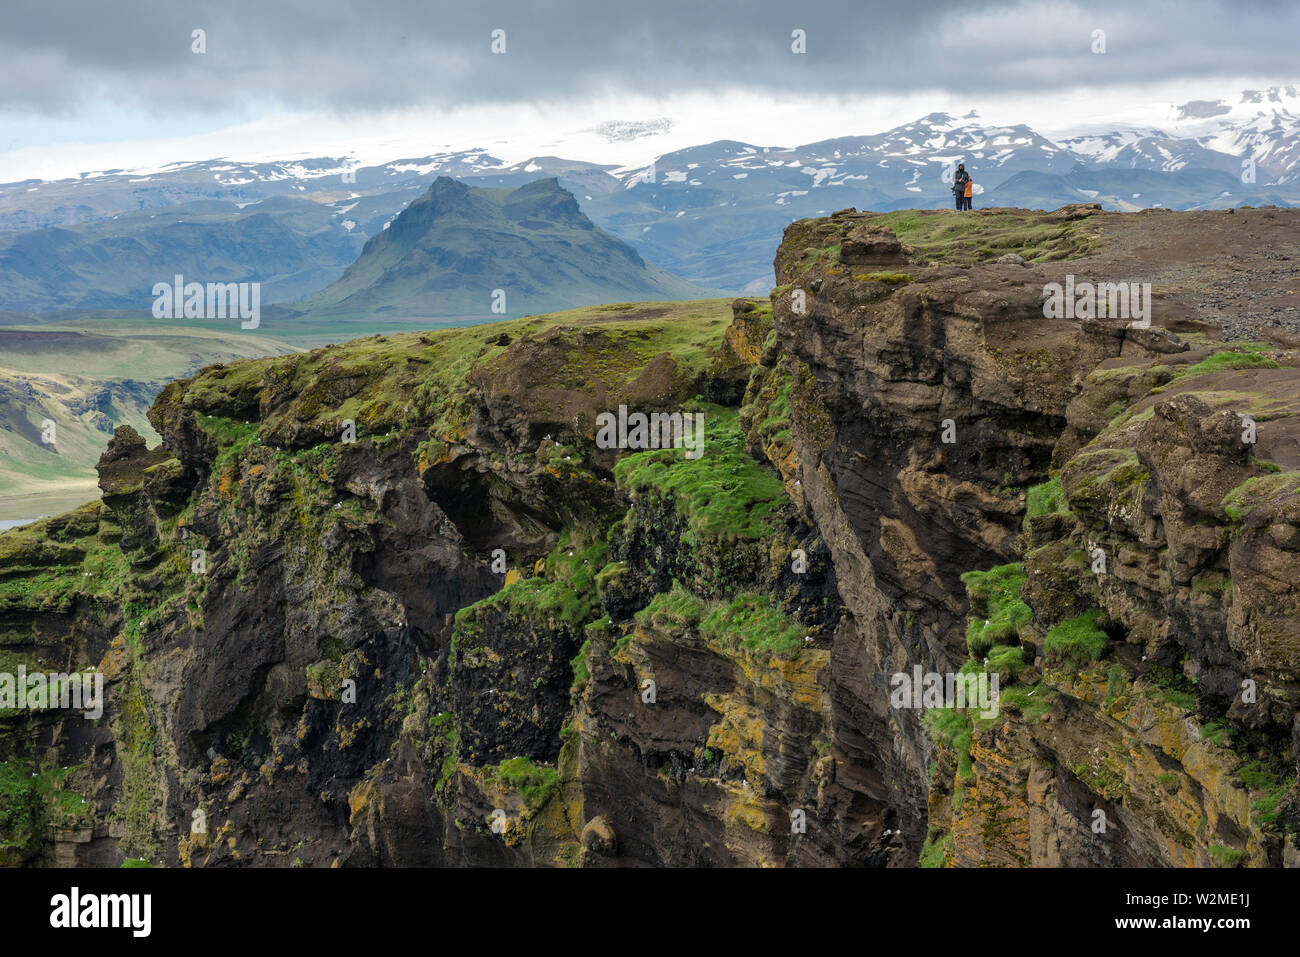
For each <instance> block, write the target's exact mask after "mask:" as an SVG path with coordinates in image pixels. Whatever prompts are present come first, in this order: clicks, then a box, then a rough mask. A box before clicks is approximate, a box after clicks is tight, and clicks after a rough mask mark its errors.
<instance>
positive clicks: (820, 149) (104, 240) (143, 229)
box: [0, 86, 1300, 312]
mask: <svg viewBox="0 0 1300 957" xmlns="http://www.w3.org/2000/svg"><path fill="white" fill-rule="evenodd" d="M1168 119H1169V122H1168V124H1166V126H1165V127H1158V126H1152V125H1144V126H1140V127H1128V126H1121V125H1118V124H1117V125H1116V126H1114V127H1113V128H1105V129H1080V130H1078V131H1075V132H1072V133H1070V134H1069V135H1065V136H1060V137H1058V138H1056V139H1051V138H1048V137H1046V136H1044V135H1042V134H1041V133H1039V132H1038V131H1036V130H1034V129H1032V128H1030V127H1029V126H1026V125H1023V124H1020V125H991V124H987V123H984V122H982V121H981V120H980V118H979V117H978V115H977V114H975V113H973V112H972V113H968V114H965V115H963V116H960V117H955V116H952V115H950V114H947V113H931V114H929V115H927V116H924V117H920V118H918V119H916V120H914V121H912V122H909V123H906V124H903V125H901V126H897V127H894V128H892V129H890V130H886V131H884V132H881V133H876V134H872V135H866V136H845V137H839V138H835V139H829V140H823V141H819V142H816V143H809V144H805V145H802V146H795V147H782V146H762V145H756V144H751V143H742V142H737V141H731V140H723V141H718V142H713V143H708V144H703V145H699V146H692V147H688V148H685V149H679V150H674V151H671V152H666V153H664V154H662V155H659V156H658V157H656V159H655V160H654V162H653V163H651V164H649V165H647V166H640V167H616V166H612V165H609V164H601V163H595V162H588V161H584V160H580V159H566V158H561V157H557V156H539V157H533V158H530V159H527V160H525V161H522V162H517V163H507V162H504V161H502V160H500V159H498V158H496V157H494V156H492V155H491V154H490V153H489V152H488V151H486V150H483V149H469V150H461V151H449V152H441V153H437V154H433V155H428V156H423V157H416V158H407V159H397V160H393V161H390V162H386V163H380V164H373V165H358V164H357V162H356V161H355V160H353V159H350V158H347V157H344V158H339V157H317V158H300V159H294V160H292V161H285V162H274V163H272V162H258V163H251V162H237V161H234V160H231V159H227V158H223V159H214V160H211V161H206V162H195V163H178V164H174V165H171V166H166V167H163V168H159V169H154V170H120V169H119V170H106V171H97V172H90V173H85V174H83V175H81V176H79V177H77V178H74V179H65V180H57V181H53V182H44V181H39V180H26V181H22V182H18V183H8V184H3V185H0V310H6V309H7V310H17V311H22V312H45V311H49V310H57V309H71V308H143V307H147V305H148V301H149V289H150V288H151V286H152V283H153V282H155V281H157V280H158V277H157V276H156V275H155V273H157V272H158V263H159V262H173V261H175V262H177V263H185V262H192V263H195V268H197V265H198V264H200V263H201V264H202V265H203V268H204V269H205V270H211V269H212V268H213V264H219V265H220V267H221V270H223V271H224V274H223V275H222V276H220V277H213V278H220V279H221V280H224V281H243V280H260V281H262V282H263V283H264V284H265V285H266V288H265V289H264V299H263V301H264V302H281V303H288V302H294V301H297V300H300V299H304V298H307V297H310V296H312V294H314V293H318V291H319V290H322V289H323V288H324V287H325V286H327V285H329V284H330V283H332V282H334V281H335V280H338V281H340V282H344V285H343V286H341V287H338V288H337V289H335V290H334V291H332V292H330V293H329V294H328V295H326V294H325V293H319V295H320V296H325V298H324V299H319V298H318V299H317V300H316V301H318V302H328V303H329V304H330V305H331V307H333V306H334V305H337V302H336V301H335V298H334V297H335V295H336V294H339V293H344V292H345V291H347V296H351V295H356V294H357V293H358V292H359V289H355V288H352V286H351V285H349V284H350V283H355V282H357V281H358V280H357V278H356V277H357V275H358V274H359V272H360V270H358V269H355V268H354V269H353V270H352V271H353V273H354V275H353V277H352V278H351V279H347V280H346V281H345V279H344V272H345V270H349V264H351V263H352V262H353V260H354V259H355V258H356V257H357V255H358V254H359V253H360V252H361V249H362V246H363V245H364V244H365V242H366V238H367V237H374V236H376V235H378V234H379V233H380V232H381V231H382V230H383V228H384V226H385V225H386V224H391V223H393V222H394V221H395V217H396V216H397V215H398V214H399V213H400V212H401V211H402V210H403V209H404V208H406V207H407V206H408V204H411V203H412V202H413V201H415V200H417V199H419V198H420V197H422V196H423V194H424V193H425V191H426V190H427V189H428V188H429V186H430V184H431V183H432V182H433V181H434V180H436V179H437V178H439V177H449V178H451V179H455V180H458V181H460V182H462V183H464V184H465V185H467V186H470V187H482V188H493V189H516V188H518V187H521V186H524V185H526V184H528V183H532V182H535V181H537V180H538V179H549V178H554V179H556V180H557V181H558V184H559V186H560V187H563V188H564V189H567V190H569V191H570V192H572V193H573V195H574V197H575V199H576V202H577V204H578V207H579V209H580V210H581V212H582V213H583V214H585V215H586V216H587V217H589V218H590V219H591V220H592V222H594V224H595V225H596V226H598V227H599V228H601V229H603V230H606V231H607V232H609V233H610V234H612V235H613V236H614V237H617V238H618V239H621V240H623V241H624V242H626V243H628V244H630V245H631V246H632V247H633V248H634V249H635V250H636V252H637V253H638V254H640V256H642V257H644V259H645V260H647V261H648V262H651V263H654V264H656V266H659V267H662V268H663V269H666V270H668V271H669V272H671V273H673V274H675V275H676V276H679V277H681V278H682V279H685V280H688V281H689V282H693V283H697V284H702V285H704V286H706V287H710V288H713V289H731V290H742V289H743V290H748V291H759V292H762V291H766V289H768V288H769V287H770V286H771V284H772V266H771V264H772V255H773V252H774V250H775V245H774V243H775V240H774V237H776V236H779V235H780V231H781V229H782V228H784V226H785V225H787V224H788V223H789V222H791V221H792V220H795V219H800V218H805V217H810V216H817V215H826V214H827V213H829V212H831V211H833V210H836V209H839V208H844V207H848V206H855V207H857V208H860V209H874V210H879V211H890V210H895V209H902V208H913V207H915V208H941V207H946V206H947V205H948V204H949V203H950V202H951V197H950V195H949V193H948V186H947V182H946V181H945V180H946V178H947V176H948V174H949V172H950V170H951V168H952V167H953V165H954V164H955V163H956V162H958V161H963V162H965V164H966V166H967V168H968V169H969V170H970V171H971V173H972V174H973V176H974V179H975V183H976V196H975V205H976V207H979V206H980V205H1002V206H1020V207H1029V208H1044V209H1052V208H1056V207H1058V206H1060V205H1063V204H1065V203H1070V202H1081V201H1091V202H1097V203H1100V204H1101V205H1102V206H1103V207H1105V208H1107V209H1115V210H1135V209H1143V208H1150V207H1165V208H1173V209H1188V210H1193V209H1217V208H1226V207H1232V206H1243V205H1249V206H1261V205H1280V206H1287V205H1297V204H1300V87H1297V86H1279V87H1273V88H1270V89H1266V90H1246V91H1243V92H1241V93H1240V94H1238V95H1236V96H1235V97H1232V98H1224V99H1219V100H1195V101H1191V102H1188V103H1184V104H1181V105H1179V106H1177V107H1174V108H1173V109H1171V110H1170V112H1169V118H1168ZM643 139H644V140H645V141H646V143H647V144H648V148H651V149H652V148H653V147H652V145H651V144H653V142H654V130H651V131H650V132H649V133H647V134H646V135H645V136H644V137H643ZM387 255H390V256H391V255H392V250H391V249H389V250H388V253H387ZM372 262H377V260H372ZM164 271H165V270H164ZM444 293H445V290H444ZM403 295H404V294H403ZM458 295H460V294H459V293H458ZM342 298H346V296H343V297H342ZM381 298H382V297H381ZM400 298H401V297H400V296H399V297H398V299H400ZM462 298H463V299H464V301H466V302H472V303H474V304H475V305H477V304H479V303H481V301H482V294H481V290H478V289H466V290H464V291H463V296H462ZM363 301H368V300H367V297H362V298H361V299H358V300H355V301H354V304H357V305H360V304H361V303H362V302H363ZM376 302H378V300H376ZM380 305H393V306H394V308H403V307H401V306H400V304H399V303H398V302H396V301H395V302H392V303H380ZM512 312H513V310H512Z"/></svg>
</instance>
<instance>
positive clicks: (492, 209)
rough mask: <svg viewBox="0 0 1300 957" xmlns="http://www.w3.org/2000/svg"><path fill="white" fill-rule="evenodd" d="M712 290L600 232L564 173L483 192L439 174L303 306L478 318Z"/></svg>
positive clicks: (325, 311) (317, 310)
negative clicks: (563, 183) (563, 180)
mask: <svg viewBox="0 0 1300 957" xmlns="http://www.w3.org/2000/svg"><path fill="white" fill-rule="evenodd" d="M707 294H708V291H707V290H704V289H702V288H701V287H700V286H697V285H696V284H694V283H690V282H687V281H686V280H683V279H678V278H677V277H676V276H674V275H672V274H671V273H668V272H666V271H665V270H663V269H660V268H659V267H657V266H653V265H650V264H648V263H646V262H645V260H643V259H642V258H641V256H640V255H638V254H637V252H636V250H635V249H633V248H632V247H631V246H629V245H628V244H627V243H625V242H623V241H622V240H619V239H615V238H614V237H613V236H611V235H609V234H608V233H606V232H605V231H603V230H601V229H598V228H597V227H596V226H595V224H593V223H592V221H591V220H590V219H588V218H587V217H586V216H585V215H583V213H582V211H581V210H580V209H579V208H578V203H577V201H576V200H575V199H574V197H573V194H572V193H570V192H568V191H567V190H565V189H564V188H562V187H561V186H560V184H559V182H558V181H557V180H556V179H555V178H554V177H552V178H550V179H542V180H537V181H536V182H532V183H529V184H528V185H526V186H520V187H518V188H516V189H484V188H476V187H469V186H466V185H465V184H464V183H461V182H458V181H457V180H454V179H451V178H449V177H446V176H439V177H438V178H437V179H436V180H434V182H433V185H432V186H430V187H429V190H428V192H426V193H425V194H424V195H423V196H421V197H420V198H419V199H417V200H415V201H414V202H412V203H411V204H410V205H409V206H407V207H406V208H405V209H404V210H402V212H401V213H399V214H398V215H397V217H396V218H395V219H394V220H393V221H392V223H391V224H386V225H385V226H384V228H383V229H381V230H380V231H379V232H378V233H377V234H376V235H375V236H373V237H372V238H371V239H370V240H369V241H368V242H367V243H366V245H365V248H364V249H363V250H362V251H361V255H360V256H359V257H358V258H357V260H356V262H354V263H352V265H350V266H349V267H348V268H347V270H346V271H345V272H344V273H343V275H342V276H341V277H340V278H339V279H338V281H337V282H334V283H332V284H330V286H328V287H327V288H326V289H324V290H322V291H321V292H319V293H318V294H316V295H314V296H312V297H311V298H309V299H307V300H306V301H305V302H303V303H302V304H301V305H300V306H299V307H298V309H300V310H301V311H302V312H306V313H310V314H313V315H316V316H330V315H348V316H403V317H405V316H415V317H434V318H438V317H457V316H459V317H472V316H491V315H492V314H494V313H495V314H498V315H505V314H507V313H511V314H519V313H520V312H521V311H522V312H533V313H535V312H545V311H554V310H557V309H567V308H572V307H577V306H586V305H594V304H597V303H601V302H613V301H625V300H649V299H660V300H662V299H698V298H703V297H704V296H706V295H707Z"/></svg>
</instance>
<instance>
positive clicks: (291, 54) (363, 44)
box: [0, 0, 1300, 116]
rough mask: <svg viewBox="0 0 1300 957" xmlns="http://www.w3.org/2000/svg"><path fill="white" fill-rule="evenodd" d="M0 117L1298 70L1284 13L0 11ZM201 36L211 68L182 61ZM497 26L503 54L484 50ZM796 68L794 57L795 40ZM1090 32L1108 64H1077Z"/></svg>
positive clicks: (86, 1) (202, 61)
mask: <svg viewBox="0 0 1300 957" xmlns="http://www.w3.org/2000/svg"><path fill="white" fill-rule="evenodd" d="M4 20H5V23H4V29H3V32H0V62H3V64H4V66H3V68H2V69H0V110H5V111H9V112H11V113H25V112H28V111H35V112H37V113H40V114H43V115H46V116H58V115H60V114H62V115H65V116H66V115H68V114H69V113H72V114H74V115H75V113H76V112H77V111H78V110H81V109H88V108H92V107H93V105H94V104H97V103H103V102H112V103H114V104H116V105H117V106H119V107H121V108H128V109H142V110H149V111H158V112H160V113H163V114H165V113H169V112H174V113H188V114H192V113H194V112H196V111H213V112H217V111H229V110H230V109H232V108H245V106H246V104H250V103H258V104H264V105H266V106H269V107H274V108H281V109H288V110H322V109H325V110H330V111H339V112H344V113H346V112H349V111H356V110H376V109H388V108H394V107H406V106H421V105H423V106H438V107H446V106H455V105H464V104H468V103H476V102H495V103H501V102H537V101H545V100H548V99H562V98H580V97H586V96H591V95H614V94H618V93H619V92H621V91H627V92H636V93H639V94H643V95H664V96H668V95H674V94H680V93H683V92H700V91H707V90H714V89H727V88H743V89H748V90H771V91H780V92H783V93H791V94H807V93H816V92H826V93H828V94H829V93H835V94H844V95H851V94H858V93H866V94H880V93H884V92H890V91H909V90H915V89H917V88H941V89H946V90H964V91H968V92H969V93H970V94H971V96H972V97H973V98H977V97H979V96H980V95H981V94H984V93H988V92H996V93H1001V94H1005V93H1011V92H1016V91H1044V92H1050V91H1051V90H1053V89H1063V88H1067V87H1075V86H1078V85H1079V84H1081V83H1085V84H1095V85H1097V86H1099V87H1103V86H1108V85H1110V84H1116V83H1124V84H1133V83H1142V82H1151V81H1164V80H1171V79H1179V78H1189V79H1192V78H1195V79H1204V78H1206V77H1207V76H1213V75H1233V76H1240V75H1248V74H1249V75H1275V76H1277V77H1279V78H1280V79H1282V80H1289V79H1291V78H1293V77H1294V76H1295V74H1296V72H1298V71H1297V56H1296V38H1297V37H1298V36H1300V5H1297V4H1295V3H1283V2H1279V3H1255V4H1249V5H1245V4H1242V3H1240V2H1227V3H1212V2H1158V3H1150V4H1144V5H1140V7H1139V6H1138V5H1135V4H1133V3H1132V0H1122V2H1121V0H1117V2H1110V0H1106V2H1088V3H1041V4H1020V3H980V2H970V0H965V2H940V0H910V2H891V3H886V4H876V3H864V2H862V0H843V2H831V3H818V2H800V3H795V2H791V0H782V2H774V0H759V2H754V3H744V4H741V3H721V2H709V0H645V2H636V3H629V2H611V0H602V2H588V0H579V2H545V0H521V2H495V3H494V2H481V0H471V2H462V3H445V2H432V3H430V2H423V3H421V2H414V0H285V2H271V0H256V2H254V0H223V2H217V0H213V2H208V3H194V2H188V0H179V2H152V3H150V2H144V0H111V2H105V0H8V2H6V3H5V5H4ZM195 29H203V30H205V31H206V43H207V53H206V54H203V55H197V54H195V53H193V52H191V42H192V41H191V33H192V31H193V30H195ZM494 29H501V30H504V31H505V37H506V51H507V52H506V54H505V55H493V54H492V53H491V52H490V42H491V40H490V35H491V32H492V31H493V30H494ZM794 29H802V30H804V31H806V34H807V53H806V54H805V55H802V56H799V55H795V54H793V53H792V52H791V48H790V45H791V31H792V30H794ZM1097 29H1101V30H1105V31H1106V43H1107V53H1106V55H1105V56H1104V57H1102V56H1095V55H1093V54H1092V52H1091V50H1090V46H1091V43H1092V31H1094V30H1097Z"/></svg>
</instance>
